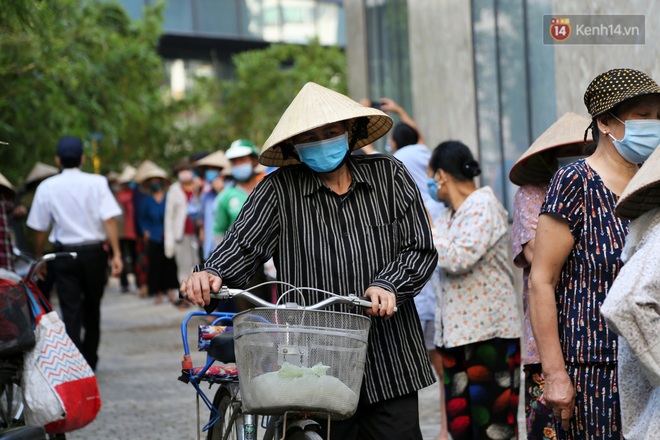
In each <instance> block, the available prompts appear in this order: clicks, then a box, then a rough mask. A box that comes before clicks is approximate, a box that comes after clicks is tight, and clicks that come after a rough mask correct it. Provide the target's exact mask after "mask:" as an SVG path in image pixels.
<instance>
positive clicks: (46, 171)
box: [24, 162, 60, 185]
mask: <svg viewBox="0 0 660 440" xmlns="http://www.w3.org/2000/svg"><path fill="white" fill-rule="evenodd" d="M59 172H60V170H59V169H57V167H54V166H52V165H46V164H45V163H41V162H37V163H35V164H34V166H33V167H32V169H31V170H30V172H29V173H28V175H27V177H26V178H25V182H24V184H25V185H29V184H31V183H33V182H38V181H40V180H44V179H47V178H48V177H51V176H54V175H56V174H58V173H59Z"/></svg>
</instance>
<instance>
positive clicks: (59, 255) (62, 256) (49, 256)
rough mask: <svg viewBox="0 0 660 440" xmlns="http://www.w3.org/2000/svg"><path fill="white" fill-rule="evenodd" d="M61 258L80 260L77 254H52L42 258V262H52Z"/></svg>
mask: <svg viewBox="0 0 660 440" xmlns="http://www.w3.org/2000/svg"><path fill="white" fill-rule="evenodd" d="M59 258H78V253H77V252H64V251H62V252H51V253H50V254H45V255H44V256H42V257H41V258H40V260H41V261H51V260H55V259H59Z"/></svg>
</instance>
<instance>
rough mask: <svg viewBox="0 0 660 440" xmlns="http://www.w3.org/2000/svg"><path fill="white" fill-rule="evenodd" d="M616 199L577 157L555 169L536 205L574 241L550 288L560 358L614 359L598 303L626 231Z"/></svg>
mask: <svg viewBox="0 0 660 440" xmlns="http://www.w3.org/2000/svg"><path fill="white" fill-rule="evenodd" d="M617 199H618V197H617V196H616V195H615V194H614V193H613V192H611V191H610V190H609V189H608V188H607V187H606V186H605V184H604V183H603V181H602V180H601V178H600V176H599V175H598V173H596V171H595V170H594V169H593V168H591V167H590V166H589V165H588V164H587V162H586V160H584V159H581V160H578V161H576V162H573V163H572V164H570V165H567V166H565V167H563V168H560V169H559V171H557V173H556V174H555V175H554V177H553V178H552V181H551V182H550V188H549V189H548V195H547V196H546V200H545V202H544V204H543V207H542V208H541V214H553V215H557V216H559V217H561V218H563V219H564V220H566V221H567V222H568V227H569V229H570V231H571V234H572V235H573V239H574V240H575V245H574V246H573V249H572V250H571V253H570V254H569V256H568V258H567V259H566V262H565V263H564V266H563V267H562V269H561V274H560V277H559V282H558V284H557V288H556V290H555V297H556V300H557V312H558V313H557V314H558V324H559V340H560V342H561V346H562V351H563V353H564V359H565V361H566V362H571V363H598V362H604V363H607V362H615V361H616V351H617V338H616V334H614V333H613V332H611V331H610V330H609V329H608V327H607V324H606V323H605V320H604V319H603V317H602V316H601V314H600V306H601V304H603V301H604V300H605V296H606V295H607V292H608V290H609V289H610V286H611V285H612V282H613V281H614V278H615V277H616V275H617V274H618V273H619V270H620V269H621V266H622V262H621V251H622V249H623V245H624V240H625V237H626V234H627V233H628V223H629V221H628V220H623V219H620V218H619V217H617V216H616V215H615V214H614V206H615V204H616V201H617Z"/></svg>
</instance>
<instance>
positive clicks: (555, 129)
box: [509, 112, 592, 186]
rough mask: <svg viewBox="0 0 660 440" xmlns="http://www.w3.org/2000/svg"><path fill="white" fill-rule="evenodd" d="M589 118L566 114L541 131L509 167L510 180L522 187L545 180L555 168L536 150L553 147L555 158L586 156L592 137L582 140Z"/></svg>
mask: <svg viewBox="0 0 660 440" xmlns="http://www.w3.org/2000/svg"><path fill="white" fill-rule="evenodd" d="M589 124H591V120H589V119H588V118H586V117H584V116H580V115H578V114H576V113H571V112H569V113H566V114H564V115H563V116H562V117H561V118H559V119H558V120H557V121H556V122H555V123H554V124H552V125H551V126H550V127H548V129H547V130H546V131H544V132H543V133H542V134H541V135H540V136H539V137H538V138H536V140H535V141H534V143H533V144H532V145H531V146H530V147H529V148H528V149H527V151H525V152H524V153H523V155H522V156H520V159H518V160H517V161H516V163H515V164H514V165H513V166H512V167H511V171H509V180H511V182H513V183H515V184H516V185H519V186H522V185H525V184H529V183H547V182H550V179H552V175H553V174H554V173H555V171H557V163H556V162H555V161H553V162H551V163H548V161H546V160H545V159H544V158H543V156H542V155H540V154H539V153H541V152H543V151H548V150H552V149H556V150H555V151H554V157H555V158H558V157H570V156H584V155H586V151H585V150H586V147H587V146H588V145H589V143H591V142H592V139H591V136H588V137H587V142H585V141H584V132H585V130H586V129H587V127H588V126H589Z"/></svg>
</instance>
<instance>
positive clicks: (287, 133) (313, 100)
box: [259, 82, 392, 167]
mask: <svg viewBox="0 0 660 440" xmlns="http://www.w3.org/2000/svg"><path fill="white" fill-rule="evenodd" d="M360 117H366V118H368V119H369V123H368V125H367V130H366V134H365V137H362V138H361V139H359V140H358V141H357V142H356V144H355V145H354V146H353V149H358V148H361V147H363V146H365V145H367V144H370V143H372V142H373V141H375V140H376V139H379V138H380V137H382V136H383V135H385V133H387V132H388V131H389V129H390V128H391V127H392V118H390V117H389V116H387V115H386V114H385V113H383V112H382V111H380V110H376V109H375V108H371V107H365V106H363V105H361V104H359V103H357V102H355V101H353V100H352V99H350V98H348V97H347V96H344V95H342V94H341V93H337V92H335V91H333V90H330V89H328V88H325V87H323V86H320V85H318V84H316V83H313V82H308V83H307V84H305V85H304V86H303V88H302V89H301V90H300V92H298V94H297V95H296V97H295V98H294V99H293V101H292V102H291V104H289V107H288V108H287V109H286V110H285V111H284V114H283V115H282V117H281V118H280V121H279V122H278V123H277V125H276V126H275V129H274V130H273V132H272V133H271V135H270V137H269V138H268V139H267V140H266V142H265V143H264V146H263V149H262V150H261V155H260V156H259V162H260V163H261V164H262V165H265V166H276V167H280V166H284V165H295V164H298V163H300V162H299V161H298V159H296V158H295V157H287V158H286V159H285V158H284V155H283V154H282V143H283V142H284V141H286V140H289V139H291V137H293V136H295V135H297V134H300V133H304V132H306V131H308V130H311V129H314V128H318V127H321V126H323V125H326V124H330V123H333V122H339V121H347V120H350V119H354V118H360ZM349 139H350V136H349Z"/></svg>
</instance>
